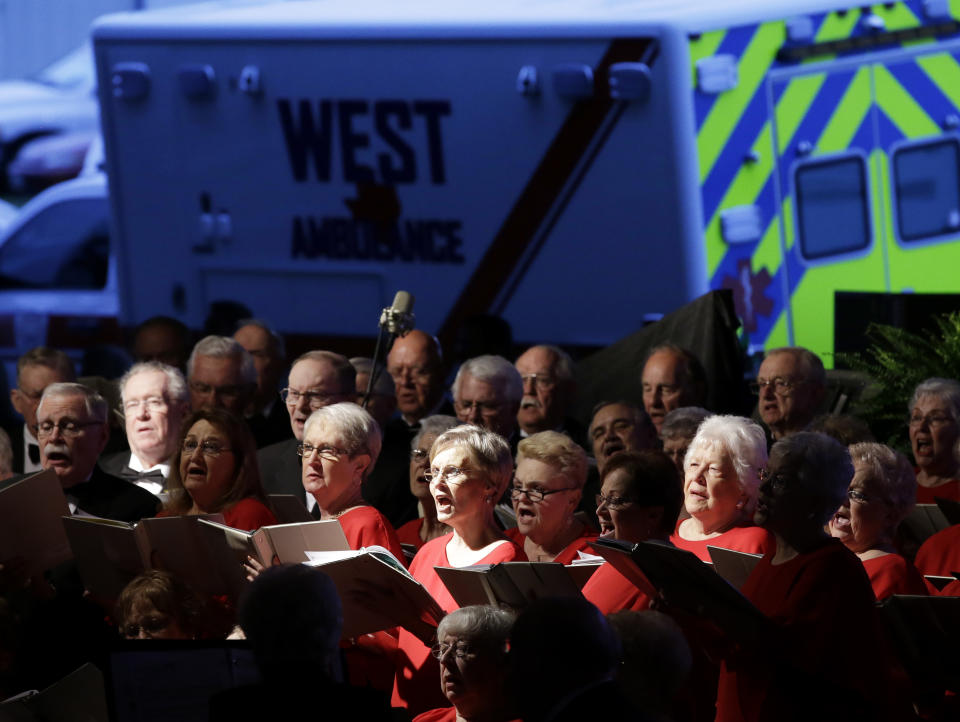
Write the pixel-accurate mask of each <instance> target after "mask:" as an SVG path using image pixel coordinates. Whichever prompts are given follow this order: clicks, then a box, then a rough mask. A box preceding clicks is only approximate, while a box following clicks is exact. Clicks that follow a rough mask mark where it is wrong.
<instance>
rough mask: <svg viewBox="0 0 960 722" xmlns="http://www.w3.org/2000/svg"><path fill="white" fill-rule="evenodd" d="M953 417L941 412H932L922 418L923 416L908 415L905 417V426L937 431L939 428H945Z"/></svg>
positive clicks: (917, 414)
mask: <svg viewBox="0 0 960 722" xmlns="http://www.w3.org/2000/svg"><path fill="white" fill-rule="evenodd" d="M953 420H954V419H953V417H952V416H949V415H948V414H944V413H942V412H939V413H938V412H936V411H934V412H932V413H929V414H927V415H926V416H924V415H923V414H919V413H916V414H910V416H908V417H907V424H908V425H909V426H914V427H918V426H924V425H926V426H929V427H930V428H931V429H939V428H940V427H941V426H946V425H947V424H949V423H952V422H953Z"/></svg>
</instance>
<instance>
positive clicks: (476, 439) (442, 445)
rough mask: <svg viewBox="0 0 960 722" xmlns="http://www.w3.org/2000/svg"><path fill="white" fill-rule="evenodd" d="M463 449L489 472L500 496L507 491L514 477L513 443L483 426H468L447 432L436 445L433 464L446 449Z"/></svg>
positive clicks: (432, 457) (431, 457) (438, 439)
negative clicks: (458, 447) (435, 458)
mask: <svg viewBox="0 0 960 722" xmlns="http://www.w3.org/2000/svg"><path fill="white" fill-rule="evenodd" d="M451 446H463V447H466V448H467V449H469V450H470V452H471V453H472V455H473V457H474V460H475V461H476V462H477V466H479V467H480V471H484V472H486V473H487V474H488V475H489V476H490V479H491V480H492V481H493V483H494V485H495V486H496V488H497V492H498V494H502V493H503V492H504V491H506V489H507V485H508V484H509V483H510V479H511V478H512V477H513V454H511V453H510V444H508V443H507V442H506V441H505V440H504V438H503V437H502V436H500V435H499V434H495V433H494V432H492V431H488V430H487V429H484V428H483V427H480V426H474V425H472V424H464V425H462V426H457V427H456V428H453V429H450V430H449V431H445V432H444V433H442V434H441V435H440V436H438V437H437V440H436V441H434V442H433V448H431V449H430V461H431V463H432V462H433V459H434V457H436V455H437V454H439V453H440V452H441V451H443V450H444V449H447V448H450V447H451Z"/></svg>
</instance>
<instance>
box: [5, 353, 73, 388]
mask: <svg viewBox="0 0 960 722" xmlns="http://www.w3.org/2000/svg"><path fill="white" fill-rule="evenodd" d="M28 366H45V367H47V368H48V369H53V370H54V371H56V372H58V373H59V374H60V375H61V376H62V377H63V378H66V379H68V380H70V381H73V380H74V379H76V377H77V374H76V370H75V369H74V366H73V361H71V360H70V357H69V356H67V354H65V353H64V352H63V351H61V350H60V349H56V348H49V347H48V346H37V347H36V348H32V349H30V350H29V351H27V352H26V353H25V354H23V356H21V357H20V358H18V359H17V384H18V385H19V384H20V377H21V375H22V374H23V370H24V369H25V368H27V367H28Z"/></svg>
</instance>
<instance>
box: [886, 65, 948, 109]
mask: <svg viewBox="0 0 960 722" xmlns="http://www.w3.org/2000/svg"><path fill="white" fill-rule="evenodd" d="M885 67H886V68H887V70H889V71H890V73H891V74H892V75H893V77H895V78H896V79H897V82H899V83H900V85H902V86H903V88H904V90H906V91H907V92H908V93H910V95H911V97H912V98H913V99H914V100H915V101H917V103H918V104H919V105H920V107H921V108H923V109H924V111H926V113H927V115H929V116H930V119H931V120H933V122H935V123H942V122H943V120H944V118H946V117H947V116H948V115H950V114H956V112H957V107H956V106H955V105H954V104H953V103H952V102H951V101H950V99H949V98H948V97H947V96H946V95H944V93H943V91H942V90H941V89H940V87H939V86H938V85H937V84H936V83H934V82H933V81H932V80H931V79H930V76H929V75H927V74H926V73H925V72H924V71H923V70H921V69H920V67H918V66H917V64H916V62H907V63H891V64H890V65H887V66H885Z"/></svg>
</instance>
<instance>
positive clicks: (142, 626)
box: [120, 615, 170, 637]
mask: <svg viewBox="0 0 960 722" xmlns="http://www.w3.org/2000/svg"><path fill="white" fill-rule="evenodd" d="M168 626H170V617H168V616H166V615H155V616H148V617H144V618H143V619H141V620H140V621H138V622H131V623H130V624H124V625H123V627H121V628H120V633H121V634H122V635H123V636H124V637H139V636H140V630H143V632H144V633H145V634H146V635H147V636H148V637H152V636H154V635H155V634H158V633H160V632H162V631H163V630H164V629H166V628H167V627H168Z"/></svg>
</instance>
